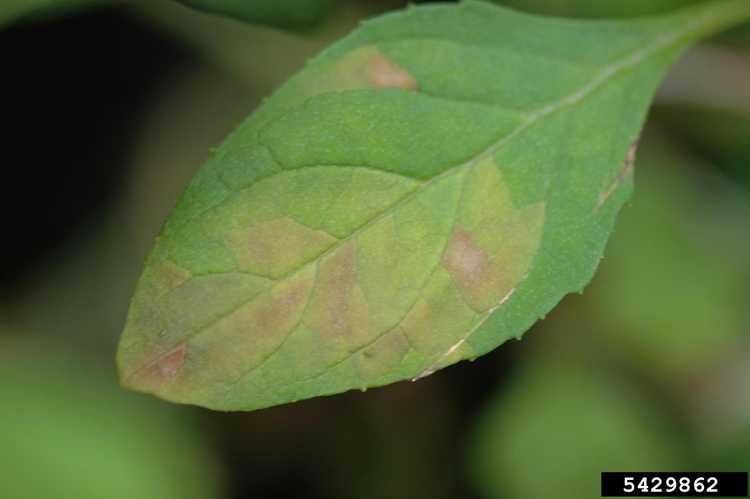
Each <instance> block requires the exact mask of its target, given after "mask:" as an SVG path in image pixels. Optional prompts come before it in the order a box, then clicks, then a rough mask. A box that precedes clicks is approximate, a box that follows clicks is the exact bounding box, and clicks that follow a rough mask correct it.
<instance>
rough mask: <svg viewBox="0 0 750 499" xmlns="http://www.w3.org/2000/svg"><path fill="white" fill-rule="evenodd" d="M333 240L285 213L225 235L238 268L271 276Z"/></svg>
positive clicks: (293, 266) (298, 263) (307, 258)
mask: <svg viewBox="0 0 750 499" xmlns="http://www.w3.org/2000/svg"><path fill="white" fill-rule="evenodd" d="M334 242H336V238H334V237H333V236H331V235H330V234H328V233H326V232H323V231H320V230H313V229H310V228H308V227H305V226H304V225H302V224H299V223H297V222H296V221H294V220H293V219H291V218H289V217H282V218H277V219H274V220H270V221H267V222H260V223H257V224H255V225H252V226H250V227H247V228H243V229H235V230H233V231H231V232H230V234H229V236H228V237H227V246H228V247H229V248H230V249H231V251H232V253H233V255H234V257H235V259H236V261H237V264H238V266H239V268H240V270H243V271H247V272H252V273H255V274H258V275H263V276H268V277H271V278H278V277H281V276H283V275H285V274H287V273H289V272H291V271H293V270H295V269H297V268H299V267H300V266H301V265H302V264H304V263H306V262H308V261H310V260H312V259H313V258H315V257H316V256H317V255H319V254H320V253H322V252H323V251H324V250H325V249H326V248H328V247H329V246H331V245H332V244H333V243H334Z"/></svg>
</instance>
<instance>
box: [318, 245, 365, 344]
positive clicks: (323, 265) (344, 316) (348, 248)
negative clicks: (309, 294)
mask: <svg viewBox="0 0 750 499" xmlns="http://www.w3.org/2000/svg"><path fill="white" fill-rule="evenodd" d="M319 265H320V267H319V269H318V277H317V284H316V287H315V292H314V294H313V298H312V300H311V302H310V306H309V307H308V309H307V313H306V314H305V318H304V321H305V324H307V325H308V326H309V327H311V328H312V329H314V330H315V331H317V332H318V333H319V334H320V335H321V337H322V338H323V339H324V341H325V342H327V343H329V345H324V347H326V346H334V345H335V346H338V347H340V348H343V349H345V350H350V351H351V350H354V349H356V348H358V347H361V346H362V345H365V344H367V342H368V341H371V340H372V338H373V337H374V336H375V331H374V330H373V327H372V325H371V320H370V315H369V306H368V303H367V300H366V298H365V295H364V293H363V292H362V288H361V287H360V285H359V283H358V282H357V243H356V241H354V240H353V241H349V242H347V243H346V244H344V245H343V246H341V247H340V248H338V249H337V250H336V251H335V252H334V253H333V254H331V255H329V256H328V257H327V258H325V259H324V260H323V261H321V262H320V264H319Z"/></svg>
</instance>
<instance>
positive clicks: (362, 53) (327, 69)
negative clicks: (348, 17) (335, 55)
mask: <svg viewBox="0 0 750 499" xmlns="http://www.w3.org/2000/svg"><path fill="white" fill-rule="evenodd" d="M302 85H303V88H304V93H305V94H306V95H319V94H322V93H326V92H330V91H342V90H358V89H368V88H369V89H380V88H400V89H402V90H417V89H418V87H419V85H418V83H417V80H416V79H415V78H414V76H413V75H412V74H411V73H409V72H408V71H407V70H406V69H404V68H402V67H401V66H399V65H398V64H396V63H395V62H394V61H392V60H390V59H388V58H387V57H385V56H384V55H383V54H381V53H380V51H379V50H378V49H377V48H376V47H375V46H372V45H368V46H365V47H359V48H356V49H354V50H352V51H351V52H347V53H346V54H344V55H343V56H342V57H341V58H339V59H338V60H337V61H336V62H334V63H332V64H327V65H325V66H323V67H319V68H315V69H312V70H311V71H309V72H308V74H307V75H306V78H305V80H303V82H302Z"/></svg>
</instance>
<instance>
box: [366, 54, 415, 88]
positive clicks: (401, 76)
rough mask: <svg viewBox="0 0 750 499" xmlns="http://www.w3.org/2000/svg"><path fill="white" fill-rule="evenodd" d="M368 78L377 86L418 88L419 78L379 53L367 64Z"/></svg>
mask: <svg viewBox="0 0 750 499" xmlns="http://www.w3.org/2000/svg"><path fill="white" fill-rule="evenodd" d="M367 79H368V81H369V82H370V83H371V84H372V86H373V87H375V88H401V89H404V90H416V89H417V80H415V79H414V77H413V76H412V75H411V74H410V73H409V72H408V71H406V70H405V69H403V68H401V67H400V66H398V65H397V64H395V63H393V62H391V61H389V60H388V59H386V58H385V57H383V56H382V55H379V54H378V55H375V56H373V58H372V59H371V60H370V62H369V63H368V64H367Z"/></svg>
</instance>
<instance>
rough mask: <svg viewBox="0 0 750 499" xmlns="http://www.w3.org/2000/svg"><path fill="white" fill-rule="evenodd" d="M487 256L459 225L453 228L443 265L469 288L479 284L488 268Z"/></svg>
mask: <svg viewBox="0 0 750 499" xmlns="http://www.w3.org/2000/svg"><path fill="white" fill-rule="evenodd" d="M489 263H490V262H489V258H487V254H486V253H485V252H484V251H482V249H481V248H479V247H478V246H477V245H476V244H474V242H473V241H472V239H471V235H470V234H469V233H468V232H467V231H466V230H465V229H464V228H463V227H461V226H460V225H456V228H455V229H454V230H453V234H452V235H451V238H450V240H449V241H448V247H447V248H446V251H445V255H444V256H443V265H444V266H445V268H446V269H448V271H449V272H450V273H451V274H452V275H453V276H454V278H456V279H457V280H458V281H459V282H460V283H461V284H462V285H463V286H465V287H468V288H471V287H476V286H477V285H479V284H481V282H482V280H483V279H484V277H485V276H486V273H487V271H488V268H489Z"/></svg>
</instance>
